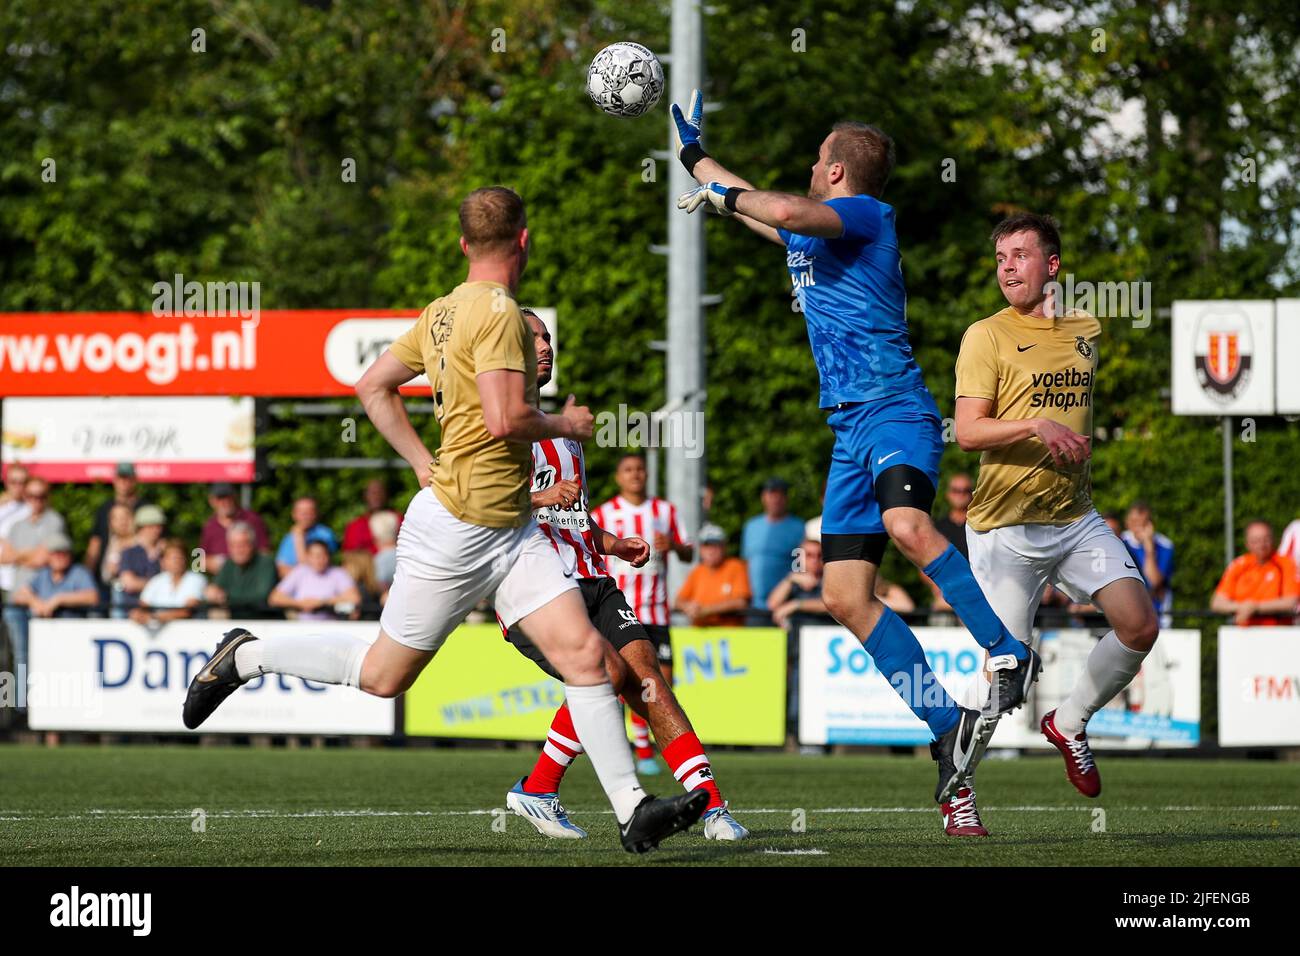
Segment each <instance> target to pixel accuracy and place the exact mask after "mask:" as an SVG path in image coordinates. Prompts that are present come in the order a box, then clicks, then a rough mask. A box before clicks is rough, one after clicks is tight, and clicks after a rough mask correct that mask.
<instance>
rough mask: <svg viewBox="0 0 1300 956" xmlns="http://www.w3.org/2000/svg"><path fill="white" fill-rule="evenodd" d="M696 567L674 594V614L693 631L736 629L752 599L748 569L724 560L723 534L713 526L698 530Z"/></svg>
mask: <svg viewBox="0 0 1300 956" xmlns="http://www.w3.org/2000/svg"><path fill="white" fill-rule="evenodd" d="M696 540H697V541H698V542H699V545H700V563H699V564H697V565H696V566H695V567H694V568H692V569H691V573H690V574H689V575H687V576H686V581H685V582H684V583H683V584H682V589H681V590H680V591H678V592H677V601H676V602H675V604H674V607H675V608H676V610H678V611H681V612H682V613H683V614H685V615H686V616H687V617H689V618H690V619H691V624H693V625H695V626H696V627H740V626H742V625H743V624H744V623H745V609H746V608H748V607H749V602H750V598H751V597H752V596H753V595H752V594H751V592H750V589H749V568H747V567H746V566H745V562H744V561H742V560H741V559H740V558H729V557H727V533H726V532H725V531H723V530H722V529H721V528H719V527H718V526H717V525H714V524H706V525H705V526H704V527H702V528H701V529H700V533H699V535H697V537H696Z"/></svg>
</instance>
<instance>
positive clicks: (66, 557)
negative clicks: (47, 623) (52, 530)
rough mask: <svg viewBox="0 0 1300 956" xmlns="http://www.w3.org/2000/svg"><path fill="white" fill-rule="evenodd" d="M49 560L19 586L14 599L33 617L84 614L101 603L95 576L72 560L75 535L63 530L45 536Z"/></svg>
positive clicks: (79, 615) (77, 615) (83, 615)
mask: <svg viewBox="0 0 1300 956" xmlns="http://www.w3.org/2000/svg"><path fill="white" fill-rule="evenodd" d="M45 548H46V550H47V551H48V552H49V563H48V564H46V565H45V567H43V568H41V569H40V570H39V571H37V572H36V575H35V576H34V577H33V578H32V579H31V581H29V582H28V583H27V584H24V585H23V586H22V587H21V588H19V589H18V593H17V594H16V595H14V602H15V603H17V604H21V605H22V606H24V607H25V608H26V609H27V611H28V613H30V614H31V616H32V617H85V616H86V610H87V609H88V608H92V607H94V606H95V605H96V604H98V603H99V591H98V590H97V589H96V588H95V579H94V578H93V577H92V576H91V574H90V572H89V571H87V570H86V569H85V568H84V567H83V566H82V565H80V564H74V563H73V561H72V539H71V538H69V537H68V536H67V535H66V534H63V533H62V532H59V533H56V534H53V535H51V536H50V537H49V538H47V539H46V540H45Z"/></svg>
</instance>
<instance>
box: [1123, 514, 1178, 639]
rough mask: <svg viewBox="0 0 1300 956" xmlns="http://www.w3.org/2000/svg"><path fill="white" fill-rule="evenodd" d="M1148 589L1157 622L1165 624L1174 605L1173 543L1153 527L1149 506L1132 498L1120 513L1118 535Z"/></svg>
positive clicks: (1169, 624) (1162, 625)
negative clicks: (1121, 527)
mask: <svg viewBox="0 0 1300 956" xmlns="http://www.w3.org/2000/svg"><path fill="white" fill-rule="evenodd" d="M1120 538H1121V539H1122V540H1123V542H1124V544H1125V545H1126V546H1127V547H1128V550H1129V553H1130V554H1131V555H1133V558H1134V563H1135V564H1136V565H1137V566H1138V570H1139V571H1140V572H1141V574H1142V579H1143V580H1144V581H1146V585H1147V590H1148V591H1149V592H1151V603H1152V604H1154V605H1155V608H1156V614H1158V615H1160V626H1161V627H1169V626H1171V625H1172V623H1173V621H1172V619H1171V616H1170V615H1171V613H1172V612H1173V609H1174V589H1173V580H1174V543H1173V542H1172V541H1170V540H1169V539H1168V538H1166V537H1165V536H1164V535H1163V534H1160V533H1159V532H1158V531H1156V525H1155V519H1154V516H1153V515H1152V513H1151V506H1150V505H1148V504H1147V503H1146V502H1145V501H1135V502H1133V504H1132V505H1130V506H1129V509H1128V513H1127V514H1125V516H1124V533H1123V534H1122V535H1120Z"/></svg>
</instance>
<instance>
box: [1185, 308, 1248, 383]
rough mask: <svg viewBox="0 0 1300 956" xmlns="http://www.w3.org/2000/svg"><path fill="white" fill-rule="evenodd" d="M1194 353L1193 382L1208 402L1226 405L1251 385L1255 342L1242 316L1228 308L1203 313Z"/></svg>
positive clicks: (1244, 316) (1198, 327)
mask: <svg viewBox="0 0 1300 956" xmlns="http://www.w3.org/2000/svg"><path fill="white" fill-rule="evenodd" d="M1193 349H1194V352H1193V355H1194V362H1195V365H1196V380H1197V381H1198V382H1199V383H1200V385H1201V388H1202V389H1203V390H1204V392H1205V394H1206V395H1207V396H1209V397H1210V398H1211V399H1214V400H1215V401H1217V402H1222V403H1224V404H1228V403H1229V402H1232V401H1233V400H1234V399H1236V398H1237V396H1238V395H1240V394H1241V393H1242V391H1243V390H1244V389H1245V388H1246V387H1247V386H1248V385H1249V384H1250V377H1251V367H1252V365H1253V363H1254V338H1253V336H1252V335H1251V329H1250V319H1249V317H1248V316H1246V315H1245V314H1244V313H1242V312H1239V311H1237V310H1235V309H1232V308H1230V307H1229V308H1225V309H1210V310H1206V311H1205V312H1204V313H1203V314H1202V315H1201V318H1200V321H1199V322H1198V323H1197V326H1196V338H1195V344H1194V346H1193Z"/></svg>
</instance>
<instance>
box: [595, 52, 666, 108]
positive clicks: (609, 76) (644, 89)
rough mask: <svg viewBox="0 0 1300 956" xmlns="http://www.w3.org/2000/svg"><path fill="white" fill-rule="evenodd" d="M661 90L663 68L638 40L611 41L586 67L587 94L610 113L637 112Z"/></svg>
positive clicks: (650, 105) (650, 103)
mask: <svg viewBox="0 0 1300 956" xmlns="http://www.w3.org/2000/svg"><path fill="white" fill-rule="evenodd" d="M663 91H664V68H663V67H662V66H661V65H660V64H659V60H658V58H657V57H656V56H655V55H654V54H653V53H651V52H650V51H649V50H647V49H646V48H645V47H643V46H642V45H641V44H639V43H628V42H622V43H611V44H610V45H609V46H607V47H605V49H603V50H601V51H600V52H599V53H597V54H596V58H595V59H594V60H592V61H591V66H590V67H588V68H587V95H588V96H590V97H591V101H592V102H593V103H595V104H596V105H597V106H599V107H600V108H601V109H602V110H604V111H605V112H606V113H608V114H609V115H610V116H626V117H632V116H640V115H641V114H642V113H645V112H646V111H647V110H651V109H653V108H654V105H655V104H656V103H658V102H659V95H660V94H661V93H663Z"/></svg>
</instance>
